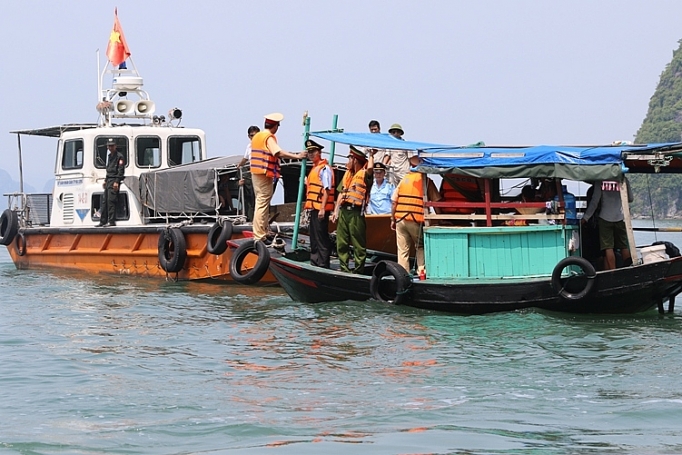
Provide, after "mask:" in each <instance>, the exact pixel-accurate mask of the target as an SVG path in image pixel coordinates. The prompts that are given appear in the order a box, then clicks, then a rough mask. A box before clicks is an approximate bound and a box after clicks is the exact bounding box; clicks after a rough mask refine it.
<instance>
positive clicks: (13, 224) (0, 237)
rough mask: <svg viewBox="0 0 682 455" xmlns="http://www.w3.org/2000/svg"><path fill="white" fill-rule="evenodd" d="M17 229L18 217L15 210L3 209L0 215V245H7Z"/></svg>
mask: <svg viewBox="0 0 682 455" xmlns="http://www.w3.org/2000/svg"><path fill="white" fill-rule="evenodd" d="M18 231H19V217H18V216H17V212H14V211H12V210H10V209H5V211H4V212H2V215H0V245H5V246H7V245H9V244H11V243H12V240H14V236H15V235H17V232H18Z"/></svg>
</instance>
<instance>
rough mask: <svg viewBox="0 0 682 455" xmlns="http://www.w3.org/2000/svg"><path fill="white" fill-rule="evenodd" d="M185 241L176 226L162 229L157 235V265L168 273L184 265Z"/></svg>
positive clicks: (185, 255) (174, 271)
mask: <svg viewBox="0 0 682 455" xmlns="http://www.w3.org/2000/svg"><path fill="white" fill-rule="evenodd" d="M186 259H187V243H186V241H185V235H184V234H183V233H182V231H181V230H180V229H178V228H170V229H166V230H164V231H163V232H162V233H161V235H159V265H161V268H162V269H163V270H165V271H166V272H168V273H177V272H179V271H180V270H182V268H183V267H184V266H185V260H186Z"/></svg>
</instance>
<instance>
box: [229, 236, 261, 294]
mask: <svg viewBox="0 0 682 455" xmlns="http://www.w3.org/2000/svg"><path fill="white" fill-rule="evenodd" d="M249 254H256V255H258V260H257V261H256V264H255V265H254V266H253V268H252V269H251V270H249V271H248V272H246V273H242V264H243V263H244V259H246V257H247V256H248V255H249ZM269 265H270V252H269V251H268V248H267V247H266V246H265V244H264V243H263V242H255V241H253V240H248V241H246V242H244V243H242V244H241V245H239V247H238V248H237V249H236V250H235V251H234V253H232V257H231V258H230V276H231V277H232V279H233V280H234V281H236V282H237V283H239V284H255V283H257V282H258V281H260V279H261V278H263V276H264V275H265V272H267V271H268V267H269Z"/></svg>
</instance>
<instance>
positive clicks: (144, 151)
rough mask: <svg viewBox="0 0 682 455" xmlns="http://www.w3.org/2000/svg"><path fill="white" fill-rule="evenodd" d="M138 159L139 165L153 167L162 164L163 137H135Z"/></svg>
mask: <svg viewBox="0 0 682 455" xmlns="http://www.w3.org/2000/svg"><path fill="white" fill-rule="evenodd" d="M135 150H136V156H137V158H136V161H137V166H138V167H143V168H152V167H159V166H161V139H159V138H158V137H155V136H148V137H138V138H137V139H135Z"/></svg>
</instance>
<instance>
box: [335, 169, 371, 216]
mask: <svg viewBox="0 0 682 455" xmlns="http://www.w3.org/2000/svg"><path fill="white" fill-rule="evenodd" d="M365 172H366V170H365V169H360V170H359V171H358V172H356V173H355V175H353V174H352V173H351V171H346V173H345V174H344V176H343V189H342V190H341V195H340V196H339V198H340V200H339V204H353V205H356V206H358V207H362V204H364V202H365V199H366V197H367V185H365Z"/></svg>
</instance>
